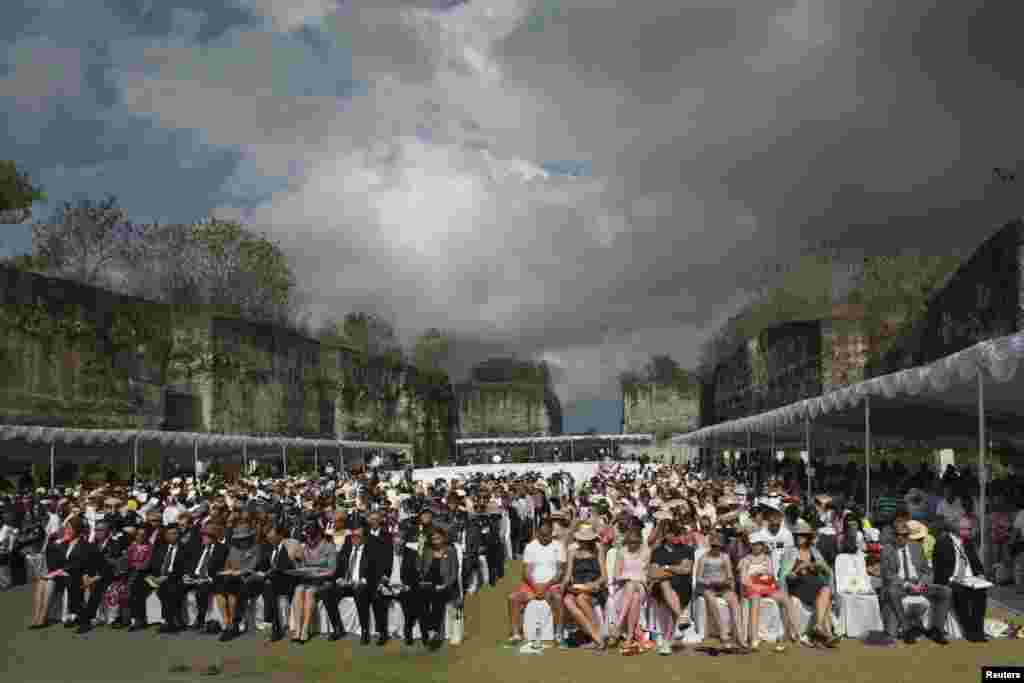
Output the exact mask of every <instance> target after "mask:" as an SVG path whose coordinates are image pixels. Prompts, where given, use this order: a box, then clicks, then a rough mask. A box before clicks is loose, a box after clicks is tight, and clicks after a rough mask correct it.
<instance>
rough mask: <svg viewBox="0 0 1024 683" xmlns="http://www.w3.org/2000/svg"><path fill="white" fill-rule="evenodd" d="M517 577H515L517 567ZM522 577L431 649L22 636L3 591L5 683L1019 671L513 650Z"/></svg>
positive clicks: (998, 661)
mask: <svg viewBox="0 0 1024 683" xmlns="http://www.w3.org/2000/svg"><path fill="white" fill-rule="evenodd" d="M514 574H517V572H514ZM515 579H517V576H508V577H506V578H505V579H504V580H503V581H502V582H501V583H499V585H498V586H497V587H496V588H493V589H487V590H485V591H484V592H483V593H479V594H477V595H475V596H472V597H471V598H470V600H469V601H468V603H467V606H466V633H467V638H466V640H465V642H464V643H463V644H462V645H461V646H459V647H456V648H445V649H443V650H441V651H440V652H437V653H429V652H426V651H424V650H423V649H422V648H421V647H418V646H417V647H415V648H411V649H410V648H406V647H405V646H404V645H403V644H402V643H399V642H395V641H392V642H390V643H389V644H388V645H387V646H386V647H384V648H378V647H376V646H375V645H370V646H366V647H364V646H362V645H360V644H359V643H358V641H352V640H345V641H341V642H338V643H331V642H328V641H326V640H322V639H317V640H314V641H312V642H310V643H308V644H306V645H304V646H296V645H293V644H291V643H288V642H281V643H276V644H274V645H270V644H269V643H267V642H266V641H265V640H264V639H263V636H262V634H261V635H260V636H245V637H242V638H240V639H239V640H236V641H234V642H233V643H231V644H230V645H223V644H221V643H219V642H217V640H216V638H211V637H208V636H195V635H192V634H182V635H177V636H160V635H158V634H156V633H155V631H153V630H150V631H148V632H145V633H126V632H123V631H111V630H109V629H97V630H95V631H93V632H92V633H90V634H88V635H86V636H77V635H75V634H74V632H73V631H71V630H66V629H64V628H61V627H60V626H55V627H51V628H49V629H46V630H45V631H42V632H37V631H28V630H27V626H28V623H29V612H30V607H31V602H30V601H31V596H30V594H29V591H28V589H26V588H24V587H22V588H18V589H15V590H14V591H8V592H5V593H2V594H0V648H2V653H3V658H2V660H0V681H2V682H7V681H10V682H15V681H17V682H19V683H22V682H23V683H35V682H39V683H43V682H46V683H49V682H51V681H76V682H77V681H104V682H111V683H113V682H120V681H167V682H168V683H172V682H174V683H177V682H183V681H217V680H225V681H226V680H231V681H259V682H267V683H300V682H303V681H335V680H339V681H340V680H347V681H373V682H377V681H379V682H385V681H387V682H395V683H397V682H398V681H416V682H417V683H434V682H435V681H436V682H437V683H441V682H442V681H455V682H457V683H482V682H483V683H505V682H508V683H530V682H532V681H538V682H540V681H543V682H544V683H570V682H574V683H575V682H577V681H587V682H589V683H599V682H601V681H609V682H611V681H616V683H618V682H619V681H622V680H624V679H623V677H624V676H625V677H627V678H626V679H625V680H639V679H637V678H634V677H635V676H637V675H638V674H639V675H640V676H645V677H646V676H652V677H656V678H651V679H648V680H661V681H682V680H684V679H687V680H694V679H696V680H699V681H719V680H721V681H729V682H730V683H743V682H745V681H750V682H751V683H755V682H756V683H784V682H785V683H802V682H803V681H808V682H811V681H813V682H814V683H823V682H825V681H848V680H860V681H871V680H875V681H885V682H886V683H901V682H903V681H908V682H909V681H932V682H934V683H938V682H940V681H941V682H943V683H945V682H946V681H971V682H974V681H978V680H979V677H980V671H981V667H982V666H992V665H1011V664H1013V665H1021V664H1024V640H1016V641H1007V640H1002V641H994V642H991V643H988V644H984V645H982V644H972V643H967V642H953V643H952V644H950V645H949V646H947V647H941V646H939V645H936V644H934V643H932V642H930V641H922V642H921V643H919V644H917V645H915V646H912V647H907V646H899V647H895V648H877V647H868V646H865V645H862V644H860V643H858V642H853V641H844V642H843V644H842V645H841V646H840V649H839V650H834V651H831V650H826V651H819V650H806V649H791V650H790V651H789V652H787V653H785V654H775V653H772V652H761V653H757V654H750V655H724V656H719V657H711V656H708V655H705V654H702V653H698V652H696V651H694V650H693V649H692V648H688V649H686V650H684V651H683V652H679V653H676V654H674V655H673V656H671V657H660V656H658V655H656V654H654V653H647V654H644V655H641V656H638V657H621V656H619V655H617V654H605V655H596V654H593V653H589V652H584V651H579V650H570V651H559V650H557V649H555V648H552V649H549V650H547V651H546V652H544V654H542V655H533V656H527V655H520V654H518V653H517V652H516V651H515V650H508V649H505V648H503V647H502V646H501V641H502V640H503V638H504V636H505V635H506V624H505V619H506V617H505V595H506V594H507V592H508V591H509V590H511V588H512V587H513V586H514V585H515Z"/></svg>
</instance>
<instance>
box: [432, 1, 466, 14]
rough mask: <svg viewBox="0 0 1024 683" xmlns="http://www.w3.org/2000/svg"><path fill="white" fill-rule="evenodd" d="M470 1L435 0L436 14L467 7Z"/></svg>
mask: <svg viewBox="0 0 1024 683" xmlns="http://www.w3.org/2000/svg"><path fill="white" fill-rule="evenodd" d="M469 1H470V0H437V5H436V9H437V11H438V12H450V11H452V10H455V9H458V8H459V7H462V6H463V5H468V4H469Z"/></svg>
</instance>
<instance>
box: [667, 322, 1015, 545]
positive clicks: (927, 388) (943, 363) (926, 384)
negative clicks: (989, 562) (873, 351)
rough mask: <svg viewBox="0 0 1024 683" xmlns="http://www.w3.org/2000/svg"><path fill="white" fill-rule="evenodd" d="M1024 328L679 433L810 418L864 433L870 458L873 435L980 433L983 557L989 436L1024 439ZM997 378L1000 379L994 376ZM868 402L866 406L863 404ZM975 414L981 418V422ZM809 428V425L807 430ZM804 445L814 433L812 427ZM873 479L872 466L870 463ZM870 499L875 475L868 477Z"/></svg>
mask: <svg viewBox="0 0 1024 683" xmlns="http://www.w3.org/2000/svg"><path fill="white" fill-rule="evenodd" d="M1021 358H1024V333H1017V334H1014V335H1010V336H1007V337H1000V338H998V339H992V340H987V341H984V342H980V343H978V344H975V345H974V346H971V347H969V348H967V349H964V350H963V351H959V352H957V353H954V354H951V355H949V356H946V357H944V358H941V359H939V360H937V361H935V362H933V363H929V364H927V365H923V366H919V367H915V368H910V369H908V370H902V371H899V372H894V373H891V374H888V375H882V376H881V377H875V378H872V379H869V380H865V381H863V382H858V383H856V384H853V385H851V386H848V387H844V388H842V389H839V390H837V391H833V392H830V393H828V394H824V395H822V396H817V397H815V398H810V399H806V400H803V401H799V402H797V403H793V404H790V405H787V406H783V407H781V408H777V409H775V410H771V411H768V412H765V413H761V414H759V415H752V416H750V417H744V418H740V419H737V420H731V421H729V422H724V423H722V424H717V425H712V426H709V427H704V428H702V429H699V430H697V431H694V432H690V433H688V434H683V435H681V436H678V437H675V439H674V442H676V443H680V444H682V443H707V442H712V441H713V442H714V443H715V444H729V443H743V442H746V443H749V441H748V435H749V434H754V433H760V434H764V433H771V434H772V435H773V436H775V437H781V438H782V439H787V438H788V439H794V437H795V438H799V432H801V431H805V430H808V428H809V425H810V424H811V423H813V424H814V426H815V432H816V433H818V432H819V430H820V431H821V433H824V434H825V435H827V436H830V437H831V438H835V439H839V440H848V441H849V440H852V439H854V438H856V435H857V434H858V433H860V432H862V433H863V435H864V451H865V453H864V457H865V463H866V464H869V463H870V458H871V447H872V439H876V440H877V439H878V438H879V437H882V438H883V439H885V440H887V441H892V442H903V443H906V442H907V441H908V440H919V441H928V442H931V443H948V444H960V445H965V444H968V443H970V442H971V441H972V440H973V439H972V436H974V435H976V438H977V445H978V471H979V481H980V485H979V489H980V490H979V505H978V512H979V514H978V518H979V524H980V532H981V542H982V553H981V555H982V557H986V553H985V550H986V548H985V545H986V539H985V511H986V501H985V494H986V484H987V483H988V482H987V479H988V477H989V476H990V475H989V470H988V468H987V466H986V452H987V448H988V440H987V439H988V437H987V436H986V435H987V434H988V435H989V436H990V437H991V436H994V437H996V438H999V439H1003V440H1006V441H1010V442H1015V443H1019V442H1022V441H1024V430H1021V429H1020V425H1022V424H1024V423H1022V422H1021V421H1020V420H1021V418H1024V401H1021V396H1022V395H1024V373H1018V372H1017V368H1018V365H1019V363H1020V360H1021ZM992 380H994V381H992ZM862 405H863V412H861V410H859V408H860V406H862ZM975 420H977V421H976V422H975ZM808 431H809V430H808ZM805 443H808V446H809V436H808V435H806V432H805ZM867 472H868V476H869V477H870V468H867ZM867 490H868V493H867V496H868V501H870V480H869V481H868V489H867Z"/></svg>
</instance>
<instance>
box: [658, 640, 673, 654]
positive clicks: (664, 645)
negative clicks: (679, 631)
mask: <svg viewBox="0 0 1024 683" xmlns="http://www.w3.org/2000/svg"><path fill="white" fill-rule="evenodd" d="M658 654H659V655H670V654H672V643H670V642H669V641H668V640H666V639H662V640H661V641H660V642H659V643H658Z"/></svg>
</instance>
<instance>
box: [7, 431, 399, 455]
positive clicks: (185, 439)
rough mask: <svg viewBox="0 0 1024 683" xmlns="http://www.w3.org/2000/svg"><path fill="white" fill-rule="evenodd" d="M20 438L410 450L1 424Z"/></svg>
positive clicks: (342, 443)
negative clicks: (137, 440) (136, 440)
mask: <svg viewBox="0 0 1024 683" xmlns="http://www.w3.org/2000/svg"><path fill="white" fill-rule="evenodd" d="M11 439H23V440H25V441H28V442H30V443H47V444H48V443H69V444H84V445H87V446H91V445H101V444H112V443H118V444H127V443H131V442H132V441H134V440H135V439H139V440H140V441H155V442H157V443H160V444H162V445H165V446H191V445H193V444H198V445H199V446H201V447H208V446H234V447H239V446H242V445H243V444H245V445H247V446H287V447H292V448H312V447H319V448H337V447H339V446H341V447H343V448H363V449H383V450H393V451H400V450H409V449H411V448H412V445H411V444H406V443H379V442H375V441H337V440H332V439H302V438H295V437H289V436H249V435H247V434H210V433H205V432H165V431H159V430H150V429H144V430H139V429H73V428H66V427H34V426H28V425H0V441H7V440H11Z"/></svg>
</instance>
